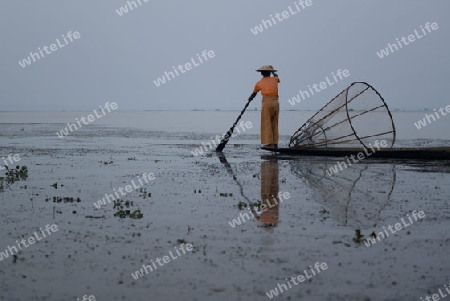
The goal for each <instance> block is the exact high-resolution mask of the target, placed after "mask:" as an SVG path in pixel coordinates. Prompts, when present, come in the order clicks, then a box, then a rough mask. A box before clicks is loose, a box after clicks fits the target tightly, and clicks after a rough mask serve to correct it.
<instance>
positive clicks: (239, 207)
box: [237, 201, 247, 210]
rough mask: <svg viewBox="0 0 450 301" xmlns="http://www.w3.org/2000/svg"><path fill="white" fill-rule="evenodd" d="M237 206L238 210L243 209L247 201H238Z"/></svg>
mask: <svg viewBox="0 0 450 301" xmlns="http://www.w3.org/2000/svg"><path fill="white" fill-rule="evenodd" d="M237 206H238V209H239V210H244V208H247V203H244V202H242V201H240V202H239V203H238V205H237Z"/></svg>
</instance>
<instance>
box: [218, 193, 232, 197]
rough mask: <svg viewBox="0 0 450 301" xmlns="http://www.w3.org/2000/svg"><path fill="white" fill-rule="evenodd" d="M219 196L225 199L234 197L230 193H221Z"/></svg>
mask: <svg viewBox="0 0 450 301" xmlns="http://www.w3.org/2000/svg"><path fill="white" fill-rule="evenodd" d="M219 195H220V196H224V197H229V196H233V194H232V193H228V192H224V193H222V192H221V193H220V194H219Z"/></svg>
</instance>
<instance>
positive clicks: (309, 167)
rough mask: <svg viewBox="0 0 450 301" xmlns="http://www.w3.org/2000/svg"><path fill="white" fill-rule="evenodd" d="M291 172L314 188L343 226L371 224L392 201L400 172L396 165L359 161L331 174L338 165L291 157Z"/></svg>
mask: <svg viewBox="0 0 450 301" xmlns="http://www.w3.org/2000/svg"><path fill="white" fill-rule="evenodd" d="M289 164H290V165H291V171H292V173H294V174H295V175H297V176H298V177H299V178H300V179H302V181H303V182H305V184H306V185H307V186H308V187H309V188H310V189H312V193H313V197H314V199H315V201H317V202H318V203H320V204H322V205H323V206H324V207H325V208H326V209H327V210H328V211H330V212H331V215H332V216H333V217H335V218H336V219H337V220H338V221H339V223H340V224H341V225H346V226H360V227H371V226H374V225H376V223H377V221H378V220H379V215H380V213H381V211H382V210H383V209H384V208H385V206H386V205H387V204H388V203H389V200H390V196H391V194H392V192H393V190H394V186H395V180H396V173H395V165H393V164H364V163H358V164H356V165H352V166H350V167H348V168H346V169H345V170H343V171H340V172H339V173H337V174H334V175H332V176H329V175H328V174H327V172H326V171H327V170H328V169H329V168H330V167H331V166H332V165H334V164H335V162H334V161H329V163H327V162H324V161H323V160H321V161H320V162H317V161H316V162H314V161H313V162H311V161H310V160H308V161H307V160H302V159H300V160H298V159H297V160H289Z"/></svg>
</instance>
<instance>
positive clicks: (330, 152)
mask: <svg viewBox="0 0 450 301" xmlns="http://www.w3.org/2000/svg"><path fill="white" fill-rule="evenodd" d="M262 149H264V150H270V151H274V152H278V153H280V154H293V155H301V156H330V157H345V156H351V155H354V156H356V155H357V154H358V153H359V152H363V153H365V151H367V152H368V153H371V154H370V155H369V156H367V155H365V157H368V158H396V159H421V160H450V148H449V147H427V148H380V149H379V150H377V149H376V148H375V149H374V150H375V152H372V150H371V149H370V148H367V149H364V148H315V147H294V148H289V147H288V148H278V149H269V148H262Z"/></svg>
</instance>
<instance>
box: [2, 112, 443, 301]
mask: <svg viewBox="0 0 450 301" xmlns="http://www.w3.org/2000/svg"><path fill="white" fill-rule="evenodd" d="M257 113H258V112H254V114H253V115H252V114H249V118H250V119H251V118H254V117H253V116H257V115H256V114H257ZM290 113H291V112H289V114H290ZM203 114H206V113H203ZM74 116H81V113H80V114H78V115H77V114H76V113H75V115H74ZM229 116H234V115H233V112H231V113H230V114H229ZM191 117H192V115H191ZM192 118H193V119H195V118H196V117H192ZM105 119H106V118H105ZM68 121H71V120H68ZM227 121H228V122H227ZM232 121H233V118H231V122H230V118H223V122H222V121H221V122H218V125H217V124H216V126H215V127H214V128H213V130H212V131H207V130H204V131H194V130H195V128H192V129H191V128H190V129H189V130H186V131H180V128H179V127H178V126H174V128H166V129H164V128H156V129H153V130H152V129H143V128H139V127H125V126H119V127H114V126H111V125H107V124H102V123H101V122H100V121H99V123H98V124H92V125H89V126H86V127H85V128H83V129H82V130H80V131H77V132H75V133H72V134H71V135H69V136H68V137H65V138H63V139H59V138H58V137H57V136H56V135H55V132H57V131H58V130H60V129H61V128H62V126H63V124H61V123H48V122H47V123H34V124H32V123H23V122H16V123H11V122H8V123H4V124H2V133H1V134H0V142H1V144H0V145H1V146H0V154H1V156H5V155H7V154H10V153H11V154H16V153H19V154H20V156H21V161H20V162H19V163H18V164H19V165H26V166H27V167H28V170H29V177H28V178H27V179H26V180H24V181H19V182H16V183H14V184H12V185H11V186H10V187H9V188H7V189H5V191H4V192H0V208H1V212H2V216H3V219H2V222H1V226H2V235H1V237H0V252H2V251H4V250H5V249H7V247H8V246H13V245H16V240H17V239H19V238H21V237H23V238H27V237H29V236H31V235H32V233H33V232H34V231H37V230H38V229H39V228H40V227H44V226H45V225H47V224H50V225H52V224H56V225H57V226H58V229H59V230H58V231H57V232H55V233H53V234H52V235H50V236H48V237H46V238H44V239H42V240H41V241H39V242H37V243H35V244H34V245H30V246H29V247H27V248H25V249H24V250H23V251H21V252H19V254H18V256H17V259H16V260H14V259H13V258H12V257H8V258H6V259H3V260H2V261H0V265H1V266H2V268H1V269H0V282H1V284H2V293H1V294H0V300H77V298H79V299H80V300H81V299H82V297H83V295H94V296H95V297H96V299H97V300H269V298H268V297H267V295H266V292H269V291H270V290H272V289H274V288H275V287H276V286H277V284H279V283H280V284H281V283H286V280H285V279H286V278H291V277H292V276H294V277H297V276H298V275H300V274H304V272H303V270H305V269H306V270H307V271H309V266H310V265H311V266H313V265H314V264H315V263H316V262H319V263H322V262H326V263H327V265H328V269H326V270H324V271H322V272H321V273H320V274H317V275H316V276H314V277H312V278H311V279H309V280H307V281H305V282H303V283H300V284H299V285H296V286H294V285H292V288H290V289H288V290H287V291H285V292H283V293H282V294H281V295H280V296H278V297H277V299H278V300H321V301H322V300H332V301H334V300H345V301H349V300H372V301H374V300H396V301H398V300H420V297H423V298H424V297H425V296H426V295H427V294H430V293H437V290H438V289H439V288H442V287H443V285H444V284H447V285H448V284H449V283H450V275H449V273H448V271H449V269H450V263H449V260H448V258H447V257H448V254H449V246H450V238H449V235H448V228H449V226H450V207H449V202H450V201H449V198H448V196H449V195H450V187H449V185H448V183H449V180H450V174H449V172H450V164H449V162H419V161H402V160H381V159H378V160H377V159H370V158H368V159H366V160H364V161H361V162H359V163H358V164H355V165H353V166H351V167H349V168H347V169H345V170H343V171H341V172H339V173H338V174H336V175H333V176H331V177H330V176H328V175H327V174H326V172H325V171H326V169H327V168H329V167H331V166H332V165H334V164H336V161H337V159H336V158H319V157H309V158H299V157H290V156H276V155H275V156H274V155H271V154H270V153H268V152H265V151H262V150H260V149H259V143H258V135H257V133H258V131H257V129H258V128H259V125H258V124H256V122H255V125H254V126H255V131H253V132H251V131H249V132H248V133H245V134H243V135H241V136H238V137H236V139H234V140H232V141H230V142H229V143H228V145H227V147H226V148H225V150H224V155H225V157H224V158H223V157H222V158H219V157H218V156H216V154H215V153H210V154H208V155H207V154H203V155H201V156H198V157H194V156H193V155H192V154H191V151H192V150H193V149H194V148H196V147H199V145H201V143H202V142H207V141H208V140H210V137H211V136H213V135H216V134H219V133H224V132H226V130H227V129H228V127H229V125H231V123H232ZM2 122H5V121H4V119H2ZM178 122H179V123H180V124H181V123H182V122H181V121H178ZM299 125H300V124H299ZM180 127H181V125H180ZM217 129H220V132H219V131H218V130H217ZM191 130H192V131H191ZM290 130H291V129H290V128H289V129H286V130H283V131H282V134H283V136H282V137H281V138H282V139H284V141H286V140H287V139H288V138H289V136H288V135H287V133H288V132H289V131H290ZM401 138H404V140H403V144H408V143H409V144H411V145H418V144H424V145H432V144H441V145H442V144H444V145H447V144H448V140H444V141H443V143H439V142H442V141H437V140H436V139H431V140H426V139H419V138H418V139H415V140H413V141H411V140H407V138H409V137H406V136H405V135H403V137H401ZM405 141H408V142H405ZM401 142H402V140H401V139H400V144H401ZM145 172H147V173H153V174H154V175H155V180H153V181H150V182H149V183H148V184H147V185H145V186H144V187H143V188H144V189H143V190H142V191H141V190H140V189H136V190H133V191H132V192H130V193H127V195H126V196H124V197H121V199H123V200H129V201H133V206H130V207H129V208H124V209H130V210H131V211H134V210H140V211H141V213H142V214H143V217H142V218H140V219H132V218H130V217H129V216H126V217H124V218H120V217H119V216H114V214H115V213H116V212H117V211H118V210H119V208H117V207H116V208H114V205H113V204H112V203H111V204H107V205H106V206H103V207H102V208H100V209H96V208H95V207H94V205H93V203H94V202H96V201H98V200H99V199H101V198H102V197H104V195H105V193H107V194H109V193H113V190H114V189H116V191H117V189H118V188H119V187H125V186H126V185H128V184H130V182H131V181H132V180H133V179H136V178H137V176H141V175H142V174H143V173H145ZM54 183H57V188H55V187H54V186H51V185H52V184H54ZM268 191H269V192H270V193H272V192H274V191H275V192H276V191H278V192H288V193H289V194H290V198H289V199H285V200H283V202H281V203H280V204H279V206H277V207H275V208H272V209H273V210H271V211H267V212H265V213H266V214H265V215H264V216H263V217H262V218H260V219H259V220H257V219H256V218H254V217H253V216H251V219H250V220H248V221H245V222H244V223H242V225H239V226H236V227H235V228H233V227H231V226H230V224H229V222H230V221H231V220H233V219H235V218H238V216H239V215H240V214H241V213H242V214H244V213H248V214H249V213H250V212H249V210H247V209H245V208H244V209H243V210H239V208H238V204H239V203H240V202H242V203H253V202H258V201H260V200H261V198H262V195H263V194H265V193H267V192H268ZM149 193H151V196H149ZM53 197H69V198H70V197H73V198H74V199H75V200H76V199H77V198H79V199H80V202H76V201H74V202H70V201H69V202H64V201H62V202H53ZM414 210H415V211H423V212H424V213H425V218H423V219H421V220H419V221H417V222H414V223H412V224H411V225H409V226H407V227H406V228H404V229H402V230H400V231H398V232H397V233H395V234H392V235H390V236H389V237H386V238H385V239H382V240H381V241H377V242H376V243H375V244H374V245H372V246H370V247H366V246H365V244H364V243H361V242H355V241H354V240H353V238H354V237H355V230H356V229H360V230H361V232H362V234H363V235H364V238H366V237H368V236H369V235H370V233H372V232H373V231H375V232H380V231H382V230H383V227H386V228H387V227H388V226H389V225H394V224H395V223H399V222H401V218H405V217H406V216H407V214H411V212H412V211H414ZM264 221H272V222H273V221H275V222H276V226H270V227H267V226H264V225H265V224H264ZM182 243H185V244H188V243H189V244H192V246H193V250H192V252H187V253H186V254H183V255H181V256H179V257H178V258H176V259H173V260H171V261H170V262H168V263H166V264H164V265H163V266H158V268H157V269H156V270H154V271H153V272H149V273H148V274H145V275H144V276H143V277H141V278H139V279H137V280H135V279H134V278H133V277H132V276H131V273H134V272H135V271H137V270H139V269H141V268H142V265H143V264H146V265H147V264H150V263H151V260H153V261H155V260H156V258H157V257H159V258H162V257H163V256H165V255H168V254H169V251H172V252H173V250H176V248H180V245H181V244H182Z"/></svg>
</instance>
